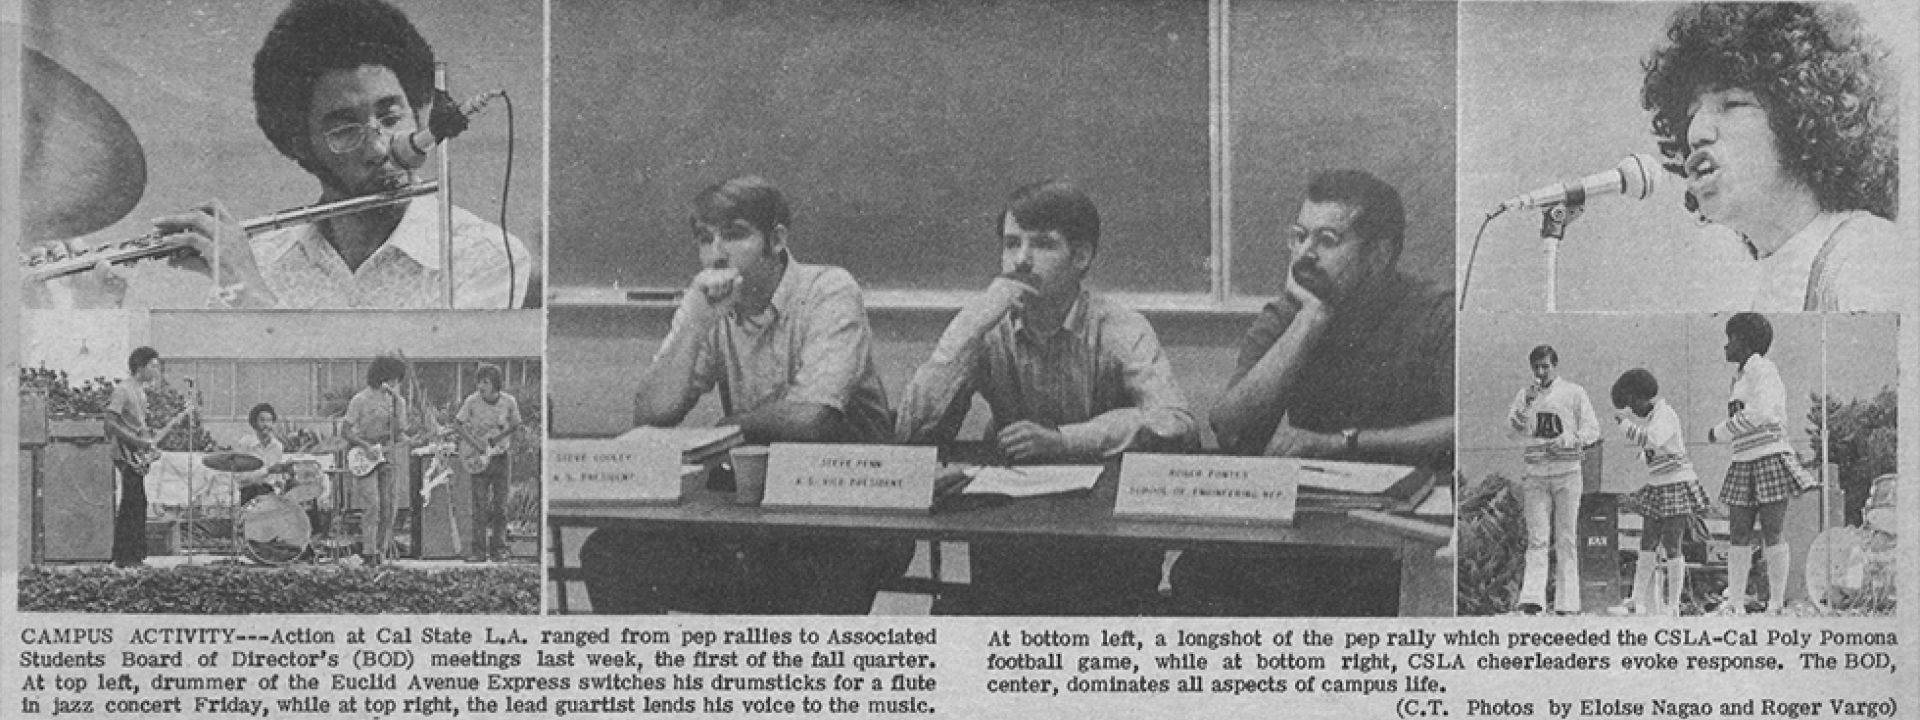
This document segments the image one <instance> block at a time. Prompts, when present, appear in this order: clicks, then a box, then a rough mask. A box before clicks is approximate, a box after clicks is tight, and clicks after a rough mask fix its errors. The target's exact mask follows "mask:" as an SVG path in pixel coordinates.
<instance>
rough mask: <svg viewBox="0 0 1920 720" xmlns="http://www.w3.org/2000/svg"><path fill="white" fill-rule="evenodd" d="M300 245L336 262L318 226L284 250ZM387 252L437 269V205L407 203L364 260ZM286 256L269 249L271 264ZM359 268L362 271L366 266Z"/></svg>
mask: <svg viewBox="0 0 1920 720" xmlns="http://www.w3.org/2000/svg"><path fill="white" fill-rule="evenodd" d="M300 244H304V245H306V246H307V250H308V251H309V252H316V253H324V254H325V255H329V256H332V257H336V258H337V257H339V256H340V252H339V251H337V250H334V249H333V244H332V243H329V242H327V236H326V233H322V232H320V224H319V223H311V224H309V225H307V226H306V227H305V228H304V229H303V231H302V233H301V234H300V236H299V239H298V240H297V241H296V242H295V243H293V244H290V245H287V246H284V247H285V248H286V249H291V248H292V247H294V246H295V245H300ZM389 248H391V249H392V250H393V251H394V252H398V253H401V254H403V255H406V256H407V257H410V258H413V261H414V262H415V263H418V264H419V265H420V266H421V267H424V268H427V269H429V270H438V269H440V208H439V203H436V202H421V201H419V200H409V201H407V211H406V213H405V214H403V215H401V216H400V222H399V224H397V225H394V226H393V232H390V233H387V240H386V242H384V243H382V244H381V245H380V247H377V248H374V250H373V253H372V254H371V255H368V256H367V262H369V263H372V262H375V259H376V258H377V257H378V256H379V255H380V254H381V253H383V252H386V251H387V250H388V249H389ZM285 252H286V250H280V251H278V252H275V251H274V250H272V249H269V250H268V252H267V256H268V258H269V261H270V262H271V261H278V259H279V258H280V256H281V255H283V254H285ZM361 267H362V268H365V267H366V265H362V266H361Z"/></svg>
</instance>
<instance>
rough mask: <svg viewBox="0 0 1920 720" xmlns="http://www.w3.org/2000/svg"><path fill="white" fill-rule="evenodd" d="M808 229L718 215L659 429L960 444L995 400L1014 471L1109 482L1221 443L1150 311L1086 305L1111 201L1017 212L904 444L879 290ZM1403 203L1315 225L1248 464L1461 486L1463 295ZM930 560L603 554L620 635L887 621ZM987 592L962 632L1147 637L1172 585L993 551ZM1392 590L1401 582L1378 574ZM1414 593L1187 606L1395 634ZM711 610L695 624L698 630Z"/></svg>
mask: <svg viewBox="0 0 1920 720" xmlns="http://www.w3.org/2000/svg"><path fill="white" fill-rule="evenodd" d="M789 219H790V216H789V211H788V209H787V207H786V204H785V202H784V200H783V199H782V198H781V196H780V194H779V192H778V191H777V190H775V189H774V188H772V187H771V186H770V185H768V184H767V183H766V181H764V180H761V179H759V178H752V177H749V178H739V179H735V180H730V181H727V182H724V183H721V184H719V185H716V186H714V187H711V188H708V189H707V190H705V191H702V192H701V193H700V195H698V196H697V197H696V198H695V200H694V212H693V218H692V227H693V230H694V237H695V242H696V243H697V244H698V245H699V246H700V252H701V261H702V264H703V266H704V269H703V270H702V271H701V272H700V273H698V274H697V275H696V276H695V277H694V280H693V282H692V285H691V287H690V288H689V289H688V292H687V293H686V295H685V297H684V298H683V300H682V302H681V305H680V308H679V309H678V311H677V312H676V313H675V315H674V319H673V324H672V328H671V329H670V330H669V331H668V335H667V338H666V340H665V342H664V343H663V346H662V348H661V349H660V351H659V353H658V354H657V355H656V356H655V358H654V361H653V364H652V365H651V366H650V367H649V369H648V370H647V372H646V375H645V376H644V377H643V379H642V381H641V389H640V392H639V393H638V395H637V396H636V409H635V421H636V424H645V425H674V424H677V423H679V422H680V421H681V420H682V419H683V418H685V416H686V414H687V413H688V411H689V410H691V409H692V407H693V406H694V404H695V403H696V401H697V400H698V399H699V397H700V396H701V395H703V394H705V393H706V392H708V391H710V390H712V389H713V388H714V387H715V386H716V385H717V386H718V387H719V389H720V400H721V406H722V410H723V412H724V413H725V415H726V417H725V418H724V419H723V420H721V424H736V425H739V426H740V427H741V429H742V431H743V432H744V433H745V434H746V436H747V438H748V441H749V442H773V441H838V442H886V441H889V440H892V439H894V438H895V437H897V438H898V439H899V440H902V441H905V442H910V443H944V442H950V441H952V440H954V439H955V437H956V435H957V434H958V432H959V430H960V426H961V424H962V422H963V420H964V418H965V417H966V413H967V410H968V408H969V407H970V406H971V402H972V398H973V396H974V395H975V394H978V395H980V396H981V397H982V398H983V399H985V400H986V402H987V404H988V406H989V407H990V409H991V410H992V422H991V429H990V440H991V442H992V444H993V445H994V446H995V447H996V448H997V450H998V451H999V454H1000V455H1001V456H1002V457H1003V458H1005V459H1007V460H1009V461H1015V462H1061V461H1067V462H1073V461H1079V462H1097V461H1099V460H1102V459H1105V458H1108V457H1112V456H1115V455H1118V454H1120V453H1122V452H1125V451H1128V450H1168V451H1187V450H1192V449H1194V448H1196V447H1197V446H1198V444H1199V442H1198V436H1199V433H1198V428H1197V424H1196V423H1195V421H1194V417H1193V414H1192V412H1191V411H1190V410H1189V409H1188V408H1187V405H1186V402H1185V400H1184V399H1183V397H1182V396H1181V394H1180V391H1179V389H1178V387H1177V386H1176V384H1175V383H1174V380H1173V374H1172V369H1171V365H1170V363H1169V362H1168V360H1167V358H1166V355H1165V353H1164V352H1163V351H1162V350H1161V347H1160V343H1159V339H1158V337H1157V336H1156V335H1155V334H1154V331H1153V329H1152V327H1151V326H1150V325H1149V324H1148V323H1147V321H1146V319H1145V318H1143V317H1142V316H1141V315H1140V314H1139V313H1137V312H1134V311H1132V310H1129V309H1126V308H1122V307H1120V306H1118V305H1115V304H1113V303H1111V302H1110V301H1107V300H1106V299H1104V298H1102V297H1100V296H1099V295H1097V294H1094V293H1090V292H1087V291H1086V290H1085V289H1084V288H1083V287H1082V281H1083V279H1084V278H1085V276H1086V274H1087V272H1088V271H1089V270H1090V269H1091V267H1092V263H1093V260H1094V257H1095V255H1096V254H1097V251H1098V248H1099V234H1100V223H1099V214H1098V211H1097V210H1096V209H1095V208H1094V206H1093V203H1092V201H1091V200H1090V199H1089V198H1088V197H1087V196H1086V195H1085V194H1084V193H1083V192H1081V191H1080V190H1079V189H1078V188H1076V187H1074V186H1072V185H1071V184H1067V183H1062V182H1043V183H1037V184H1034V185H1029V186H1026V187H1023V188H1021V189H1019V190H1017V191H1015V192H1014V194H1013V195H1012V197H1010V198H1009V200H1008V203H1007V207H1006V209H1005V210H1004V211H1003V212H1002V213H1001V216H1000V218H999V225H998V231H999V232H998V233H997V235H998V239H999V242H1000V243H1001V248H1002V267H1001V269H1002V271H1003V274H1002V275H1000V276H999V277H997V278H995V279H994V280H993V281H992V282H991V283H989V285H988V286H987V288H986V290H985V291H983V292H982V293H980V294H979V295H978V296H976V297H975V298H974V299H973V300H971V301H969V302H968V303H967V304H966V305H965V306H964V307H963V308H962V309H961V310H960V312H959V313H958V314H957V315H956V316H955V318H954V320H953V321H952V322H951V323H950V324H949V325H948V327H947V329H946V331H945V332H944V333H943V334H942V336H941V338H940V341H939V343H938V345H937V346H936V348H935V350H934V352H933V355H932V357H931V358H930V359H929V360H928V361H927V363H926V364H924V365H923V366H921V367H920V368H919V370H918V371H917V372H916V373H915V374H914V377H913V380H912V382H911V383H910V384H909V385H908V388H907V391H906V393H905V397H904V399H903V401H902V403H901V406H900V415H899V419H898V422H897V423H896V424H894V427H895V428H896V430H897V432H887V431H886V428H888V427H889V426H888V425H887V424H885V423H884V420H885V419H886V418H887V417H888V414H887V410H886V407H887V406H886V401H885V391H884V390H883V389H882V388H881V386H880V381H879V377H878V374H877V372H876V370H875V368H874V363H873V360H872V350H871V345H872V333H871V331H870V329H869V328H868V325H867V321H866V315H865V309H864V307H862V305H861V301H860V294H859V288H858V286H857V285H856V284H855V283H854V281H853V279H852V277H850V276H849V275H847V273H846V272H845V271H844V270H841V269H839V268H833V267H824V266H811V265H804V264H801V263H798V262H795V261H793V260H792V259H791V255H790V253H789V252H788V249H787V227H788V225H789ZM1404 228H1405V217H1404V211H1403V210H1402V207H1401V203H1400V198H1399V194H1398V193H1397V192H1396V191H1395V190H1394V189H1393V188H1392V187H1390V186H1388V185H1387V184H1386V183H1384V182H1381V181H1380V180H1379V179H1377V178H1374V177H1373V176H1371V175H1367V174H1365V173H1360V172H1353V171H1340V172H1330V173H1324V174H1322V175H1320V176H1317V177H1315V178H1314V179H1313V181H1312V183H1311V185H1310V186H1309V188H1308V192H1307V197H1306V200H1305V202H1304V203H1302V205H1301V208H1300V212H1299V215H1298V218H1297V221H1296V222H1295V224H1294V226H1293V227H1291V228H1290V229H1289V231H1288V232H1289V235H1288V240H1289V245H1290V249H1291V250H1292V259H1291V260H1290V262H1289V265H1288V271H1289V272H1288V280H1287V291H1286V295H1285V296H1284V297H1283V298H1282V299H1280V300H1278V301H1276V302H1274V303H1272V304H1270V305H1268V306H1267V308H1266V310H1265V311H1264V312H1263V314H1262V315H1261V317H1260V319H1258V320H1257V321H1256V322H1255V324H1254V326H1253V327H1252V328H1250V329H1249V330H1248V332H1247V335H1246V337H1245V338H1244V339H1243V340H1242V342H1241V351H1240V362H1239V365H1238V369H1237V371H1236V373H1235V376H1234V378H1233V380H1232V382H1231V383H1230V384H1229V386H1228V389H1227V392H1226V394H1225V395H1224V396H1223V397H1222V398H1221V400H1220V402H1219V404H1218V405H1217V406H1216V408H1215V410H1214V416H1213V423H1214V428H1215V430H1216V432H1217V434H1218V435H1219V437H1220V440H1221V446H1222V447H1223V448H1224V449H1227V450H1228V451H1230V452H1235V453H1238V454H1263V453H1264V454H1270V455H1287V456H1304V457H1338V458H1343V459H1355V460H1363V461H1373V462H1400V463H1408V464H1421V465H1426V466H1428V467H1432V468H1445V467H1447V466H1450V464H1451V461H1452V458H1451V449H1452V445H1453V423H1452V413H1453V366H1452V358H1453V312H1452V294H1451V292H1450V291H1448V290H1444V289H1439V288H1435V287H1433V286H1431V285H1429V284H1427V283H1423V282H1420V281H1418V280H1415V279H1413V278H1412V277H1410V276H1408V275H1405V274H1403V273H1401V272H1399V271H1398V270H1397V269H1395V267H1394V266H1395V263H1396V262H1397V260H1398V258H1399V254H1400V248H1401V245H1402V242H1403V235H1404ZM910 550H911V548H910V547H901V546H898V545H884V544H880V543H850V542H847V541H835V542H810V543H783V544H781V545H778V546H775V545H772V544H769V543H751V542H748V543H739V542H724V543H723V542H712V541H696V540H693V539H689V538H680V537H673V536H669V535H663V534H648V533H644V532H637V531H615V530H601V531H598V532H596V533H595V534H594V535H593V536H592V537H590V538H589V539H588V541H587V543H586V546H585V547H583V548H582V550H581V561H582V565H583V566H584V569H585V570H586V574H587V576H588V578H589V580H588V592H589V597H590V599H591V601H592V602H593V603H594V606H595V608H596V610H598V611H600V612H658V611H661V610H665V609H668V608H677V609H701V610H706V611H713V612H746V613H769V612H810V613H841V612H845V613H865V612H867V610H868V609H869V607H870V605H871V603H872V600H873V595H874V592H875V590H876V589H877V587H878V584H879V583H880V582H881V581H883V580H884V579H886V578H888V577H891V576H893V575H897V574H898V573H899V572H900V571H901V569H902V567H903V566H904V564H905V562H906V559H907V557H908V556H909V555H910ZM970 554H971V560H972V563H973V568H972V570H973V572H972V579H971V583H970V590H969V591H968V592H966V593H961V594H957V595H954V596H951V597H948V598H943V600H942V605H941V606H938V607H936V611H939V612H956V613H985V614H1102V615H1105V614H1132V613H1135V612H1140V611H1144V610H1146V609H1147V605H1146V603H1147V602H1148V601H1149V599H1150V596H1151V595H1152V593H1153V592H1154V590H1155V589H1156V588H1157V586H1158V580H1159V571H1160V564H1161V557H1162V554H1161V552H1159V551H1158V550H1147V551H1130V550H1113V549H1108V548H1091V547H1083V548H1066V549H1061V548H1059V547H1057V546H1056V547H1048V548H1045V549H1040V548H1035V547H1021V546H1016V545H1012V544H1004V545H1003V544H977V545H976V546H975V547H971V548H970ZM1373 565H1375V566H1388V570H1391V567H1390V566H1391V563H1374V564H1373ZM1397 582H1398V578H1397V574H1391V573H1389V574H1387V575H1384V576H1383V575H1382V573H1368V572H1365V571H1359V572H1356V571H1354V570H1353V566H1351V565H1343V566H1335V565H1334V564H1333V563H1329V562H1318V561H1315V562H1303V561H1277V560H1272V559H1261V558H1254V557H1241V556H1236V555H1232V554H1226V553H1194V552H1189V553H1187V556H1186V557H1184V558H1182V560H1181V561H1180V563H1179V564H1178V565H1177V566H1176V568H1175V579H1174V583H1175V586H1176V587H1177V588H1181V589H1182V592H1183V595H1184V596H1185V597H1186V598H1187V599H1188V604H1189V607H1190V608H1194V609H1197V611H1199V612H1223V613H1227V614H1324V615H1346V614H1391V613H1392V608H1393V606H1394V604H1395V603H1396V601H1397V598H1398V593H1397V591H1396V584H1397ZM689 606H691V607H689Z"/></svg>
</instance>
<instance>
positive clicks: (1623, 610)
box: [1607, 601, 1646, 617]
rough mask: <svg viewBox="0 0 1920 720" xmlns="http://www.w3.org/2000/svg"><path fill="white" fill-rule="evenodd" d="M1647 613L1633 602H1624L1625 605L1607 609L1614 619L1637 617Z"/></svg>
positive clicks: (1621, 604)
mask: <svg viewBox="0 0 1920 720" xmlns="http://www.w3.org/2000/svg"><path fill="white" fill-rule="evenodd" d="M1645 613H1646V610H1644V609H1642V608H1641V607H1640V604H1639V603H1636V602H1632V601H1628V602H1623V603H1620V604H1619V605H1615V606H1613V607H1610V608H1607V614H1608V615H1612V616H1614V617H1632V616H1636V615H1642V614H1645Z"/></svg>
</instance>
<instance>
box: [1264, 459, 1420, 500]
mask: <svg viewBox="0 0 1920 720" xmlns="http://www.w3.org/2000/svg"><path fill="white" fill-rule="evenodd" d="M1294 462H1295V463H1296V467H1295V471H1296V472H1297V473H1298V475H1299V478H1300V496H1299V500H1298V503H1297V505H1298V507H1299V509H1300V511H1302V512H1345V511H1348V510H1380V511H1385V512H1412V511H1413V509H1414V508H1416V507H1419V506H1420V504H1421V502H1423V501H1425V500H1426V499H1427V496H1429V495H1431V494H1432V493H1433V488H1434V482H1435V478H1436V474H1435V473H1433V472H1430V471H1426V470H1421V469H1419V468H1414V467H1409V466H1405V465H1379V464H1374V463H1354V462H1335V461H1331V460H1295V461H1294Z"/></svg>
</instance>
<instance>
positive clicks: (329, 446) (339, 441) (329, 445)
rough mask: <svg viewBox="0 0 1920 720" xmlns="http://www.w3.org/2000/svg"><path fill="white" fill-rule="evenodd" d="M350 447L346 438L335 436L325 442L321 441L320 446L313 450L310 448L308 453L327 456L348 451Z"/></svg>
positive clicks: (314, 447)
mask: <svg viewBox="0 0 1920 720" xmlns="http://www.w3.org/2000/svg"><path fill="white" fill-rule="evenodd" d="M348 447H350V446H349V445H348V444H347V439H346V438H343V437H340V436H338V435H335V436H333V437H330V438H327V439H325V440H321V441H320V444H318V445H315V446H313V447H311V448H308V449H307V452H308V453H311V454H314V455H325V454H327V453H337V452H340V451H342V450H345V449H347V448H348Z"/></svg>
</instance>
